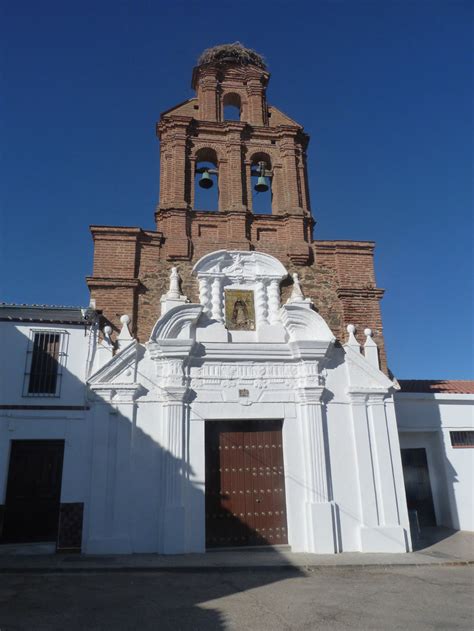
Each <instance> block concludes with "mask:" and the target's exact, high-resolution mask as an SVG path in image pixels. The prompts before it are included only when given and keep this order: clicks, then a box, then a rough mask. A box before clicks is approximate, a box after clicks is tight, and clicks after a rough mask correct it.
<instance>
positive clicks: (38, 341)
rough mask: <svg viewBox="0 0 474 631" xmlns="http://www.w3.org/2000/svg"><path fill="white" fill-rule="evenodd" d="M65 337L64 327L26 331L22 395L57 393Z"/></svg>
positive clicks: (59, 383) (49, 395)
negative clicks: (27, 338) (28, 335)
mask: <svg viewBox="0 0 474 631" xmlns="http://www.w3.org/2000/svg"><path fill="white" fill-rule="evenodd" d="M67 341H68V334H67V331H56V330H51V329H45V330H38V329H35V330H33V329H32V330H31V331H30V339H29V341H28V351H27V355H26V369H25V378H24V382H23V396H24V397H59V394H60V391H61V381H62V375H63V367H64V364H65V361H66V356H67Z"/></svg>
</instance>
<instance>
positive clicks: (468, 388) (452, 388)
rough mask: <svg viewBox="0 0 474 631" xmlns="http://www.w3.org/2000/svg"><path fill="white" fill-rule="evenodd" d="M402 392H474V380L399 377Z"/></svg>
mask: <svg viewBox="0 0 474 631" xmlns="http://www.w3.org/2000/svg"><path fill="white" fill-rule="evenodd" d="M398 383H399V384H400V388H401V392H428V393H429V392H431V393H432V394H438V393H443V392H445V393H448V394H474V381H468V380H465V381H452V380H449V379H399V380H398Z"/></svg>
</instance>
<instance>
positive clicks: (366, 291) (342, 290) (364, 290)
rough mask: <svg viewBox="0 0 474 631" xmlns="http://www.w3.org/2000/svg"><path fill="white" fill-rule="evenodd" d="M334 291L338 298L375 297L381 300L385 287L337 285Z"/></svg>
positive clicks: (359, 298) (362, 298)
mask: <svg viewBox="0 0 474 631" xmlns="http://www.w3.org/2000/svg"><path fill="white" fill-rule="evenodd" d="M336 293H337V297H338V298H354V299H357V300H365V299H367V298H376V299H377V300H381V299H382V298H383V295H384V293H385V289H380V288H379V287H338V288H337V289H336Z"/></svg>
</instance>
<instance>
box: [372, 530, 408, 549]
mask: <svg viewBox="0 0 474 631" xmlns="http://www.w3.org/2000/svg"><path fill="white" fill-rule="evenodd" d="M360 543H361V552H409V545H408V537H407V533H406V530H405V529H404V528H402V526H377V527H373V528H366V527H362V528H361V529H360Z"/></svg>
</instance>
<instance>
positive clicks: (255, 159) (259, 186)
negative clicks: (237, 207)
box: [251, 153, 273, 215]
mask: <svg viewBox="0 0 474 631" xmlns="http://www.w3.org/2000/svg"><path fill="white" fill-rule="evenodd" d="M251 164H252V166H251V186H252V212H253V213H254V214H255V215H265V214H266V215H269V214H271V212H272V201H273V193H272V177H271V169H272V163H271V160H270V156H269V155H267V154H266V153H257V154H255V155H253V156H252V158H251Z"/></svg>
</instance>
